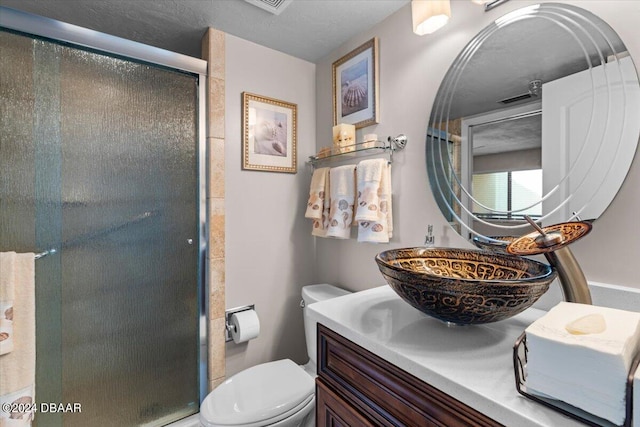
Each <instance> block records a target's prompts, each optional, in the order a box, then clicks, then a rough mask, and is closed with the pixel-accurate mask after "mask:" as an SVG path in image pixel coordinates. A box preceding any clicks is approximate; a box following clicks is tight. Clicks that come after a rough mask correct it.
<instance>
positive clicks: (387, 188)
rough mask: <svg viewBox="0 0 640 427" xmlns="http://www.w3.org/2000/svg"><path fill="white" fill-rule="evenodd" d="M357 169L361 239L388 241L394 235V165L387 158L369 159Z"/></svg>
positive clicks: (365, 240) (357, 216) (358, 221)
mask: <svg viewBox="0 0 640 427" xmlns="http://www.w3.org/2000/svg"><path fill="white" fill-rule="evenodd" d="M357 170H358V174H357V189H358V200H357V208H356V213H355V221H356V222H357V223H358V242H371V243H388V242H389V239H390V238H391V237H392V235H393V217H392V209H391V165H389V163H388V162H387V160H386V159H368V160H363V161H361V162H360V163H359V164H358V169H357Z"/></svg>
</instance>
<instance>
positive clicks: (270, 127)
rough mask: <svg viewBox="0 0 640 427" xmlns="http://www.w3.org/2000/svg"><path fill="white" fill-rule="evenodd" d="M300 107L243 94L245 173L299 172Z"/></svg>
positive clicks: (243, 157) (243, 164)
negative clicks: (298, 113)
mask: <svg viewBox="0 0 640 427" xmlns="http://www.w3.org/2000/svg"><path fill="white" fill-rule="evenodd" d="M297 111H298V106H297V105H296V104H292V103H290V102H285V101H280V100H277V99H273V98H267V97H266V96H260V95H255V94H253V93H248V92H242V169H248V170H259V171H267V172H287V173H296V172H297V142H296V135H297V118H296V117H297Z"/></svg>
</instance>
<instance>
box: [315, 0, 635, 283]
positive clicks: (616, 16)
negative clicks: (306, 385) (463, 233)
mask: <svg viewBox="0 0 640 427" xmlns="http://www.w3.org/2000/svg"><path fill="white" fill-rule="evenodd" d="M535 3H539V2H533V1H527V0H518V1H515V0H514V1H511V2H508V3H505V4H504V5H502V6H500V7H498V8H496V9H494V10H492V11H490V12H486V13H485V12H484V10H483V8H482V7H480V6H478V5H475V4H473V3H472V2H470V1H453V2H452V5H451V9H452V18H451V20H450V21H449V24H448V25H447V26H445V27H444V28H443V29H441V30H439V31H438V32H436V33H434V34H432V35H427V36H423V37H419V36H416V35H414V34H413V33H412V31H411V13H410V10H411V8H410V6H409V5H407V6H406V7H404V8H402V9H401V10H400V11H398V12H397V13H396V14H394V15H392V16H391V17H389V18H388V19H386V20H385V21H383V22H381V23H380V24H378V25H376V26H375V27H373V28H372V29H371V30H369V31H367V32H365V33H363V34H360V35H359V36H357V37H355V38H353V39H351V40H350V41H349V42H348V43H346V44H345V45H343V46H342V47H340V48H339V49H337V50H335V51H333V52H332V53H331V54H329V55H328V56H327V57H326V58H324V59H323V60H321V61H320V62H318V64H317V83H316V94H317V115H316V118H317V121H316V127H317V147H318V148H320V147H322V146H325V145H328V144H330V141H331V127H332V125H333V119H332V95H331V94H332V90H331V64H332V63H333V62H334V61H336V60H337V59H339V58H340V57H342V56H343V55H345V54H347V53H348V52H350V51H351V50H352V49H354V48H356V47H357V46H359V45H360V44H362V43H364V42H365V41H367V40H369V39H371V38H372V37H374V36H376V37H379V43H380V110H381V117H380V123H379V124H378V125H374V126H370V127H367V128H365V129H364V130H359V131H358V136H359V137H361V136H362V133H363V132H362V131H364V133H377V134H378V135H384V136H386V135H395V134H397V133H401V132H402V133H405V134H406V135H407V136H408V137H409V144H408V145H407V148H406V149H405V150H404V151H402V152H399V153H397V154H396V156H395V157H394V164H393V172H392V185H393V193H394V197H393V203H394V206H393V207H394V227H395V230H394V237H393V239H392V242H391V243H389V244H388V245H377V246H376V245H372V244H358V243H356V242H355V240H354V239H352V240H350V241H335V240H327V239H318V243H317V276H316V278H317V279H318V280H319V281H328V282H333V283H336V284H339V285H342V286H344V287H346V288H349V289H352V290H362V289H367V288H371V287H374V286H378V285H381V284H383V283H384V282H383V279H382V277H381V275H380V273H379V272H378V269H377V267H376V265H375V262H374V260H373V258H374V256H375V254H376V253H378V252H380V251H382V250H385V249H388V248H394V247H407V246H414V245H421V244H422V243H423V241H424V235H425V232H426V229H427V225H428V224H433V225H434V231H435V236H436V245H439V246H457V247H465V246H469V244H468V243H467V242H466V241H465V240H463V239H462V238H460V237H459V236H458V235H457V234H456V233H455V232H454V231H453V230H452V229H451V228H450V227H449V225H448V224H447V222H446V221H445V219H444V217H443V216H442V214H441V213H440V211H439V210H438V208H437V206H436V204H435V201H434V199H433V197H432V195H431V191H430V190H429V183H428V179H427V174H426V170H425V158H424V139H425V131H426V128H427V122H428V118H429V115H430V112H431V105H432V104H433V100H434V98H435V95H436V92H437V90H438V87H439V85H440V82H441V81H442V79H443V77H444V74H445V73H446V71H447V69H448V68H449V66H450V65H451V63H452V62H453V60H454V59H455V57H456V55H457V54H458V52H459V51H460V50H461V49H462V48H463V47H464V46H465V45H466V44H467V43H468V42H469V41H470V40H471V39H472V38H473V37H474V36H475V35H476V34H477V33H478V32H479V31H480V30H482V29H483V28H484V27H485V26H486V25H488V24H489V23H490V22H492V21H493V20H495V19H496V18H498V17H500V16H502V15H503V14H505V13H507V12H510V11H512V10H515V9H518V8H520V7H523V6H526V5H529V4H535ZM566 3H571V4H574V5H576V6H579V7H582V8H584V9H587V10H590V11H592V12H593V13H595V14H596V15H598V16H600V17H601V18H602V19H604V20H605V21H606V22H608V23H609V25H611V26H612V27H613V28H614V29H615V30H616V31H617V32H618V34H619V35H620V37H621V38H622V40H623V41H624V42H625V44H626V45H627V48H628V49H629V51H630V52H631V55H632V56H633V57H635V58H636V68H637V66H638V63H639V61H640V37H638V32H637V31H638V30H637V22H640V8H639V7H638V3H637V2H630V1H613V0H607V1H572V2H566ZM638 157H639V156H637V155H636V159H635V161H634V163H633V165H632V167H631V170H630V172H629V174H628V176H627V179H626V181H625V183H624V185H623V186H622V188H621V189H620V191H619V193H618V195H617V197H616V199H615V200H614V201H613V203H612V204H611V205H610V206H609V208H608V209H607V211H605V212H604V214H603V215H602V216H601V217H600V219H599V220H598V221H597V222H596V223H595V226H594V230H593V232H592V233H591V234H590V235H589V236H587V237H585V238H584V239H582V240H581V241H578V242H576V243H575V244H574V245H573V246H572V249H573V252H574V254H575V255H576V257H577V259H578V261H579V262H580V263H581V265H582V267H583V269H584V272H585V275H586V276H587V279H589V280H593V281H599V282H603V283H610V284H615V285H622V286H630V287H636V288H640V274H639V273H638V271H637V268H638V267H637V266H636V265H635V264H637V260H638V259H640V238H639V237H640V225H639V224H638V220H637V212H638V211H640V193H639V192H638V186H639V185H640V161H639V160H638Z"/></svg>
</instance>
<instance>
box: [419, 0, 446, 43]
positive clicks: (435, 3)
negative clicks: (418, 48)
mask: <svg viewBox="0 0 640 427" xmlns="http://www.w3.org/2000/svg"><path fill="white" fill-rule="evenodd" d="M411 18H412V21H413V32H414V33H416V34H417V35H419V36H423V35H425V34H431V33H433V32H434V31H437V30H438V29H440V28H442V27H443V26H444V25H445V24H446V23H447V22H448V21H449V18H451V4H450V3H449V0H411Z"/></svg>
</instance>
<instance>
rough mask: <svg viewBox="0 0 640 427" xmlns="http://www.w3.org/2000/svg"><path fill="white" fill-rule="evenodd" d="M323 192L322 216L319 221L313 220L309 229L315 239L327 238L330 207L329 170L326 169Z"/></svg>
mask: <svg viewBox="0 0 640 427" xmlns="http://www.w3.org/2000/svg"><path fill="white" fill-rule="evenodd" d="M323 192H324V199H323V201H322V215H321V217H320V219H314V220H313V226H312V229H311V235H313V236H317V237H327V230H328V229H329V208H330V207H331V198H330V193H331V188H330V179H329V168H326V177H325V180H324V190H323Z"/></svg>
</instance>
